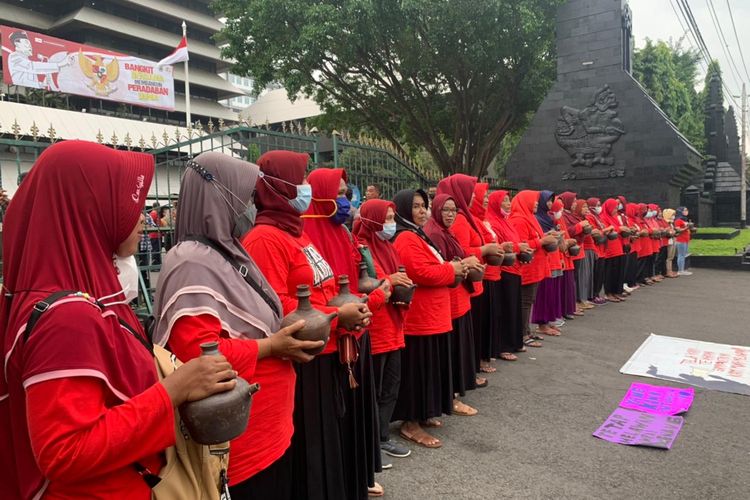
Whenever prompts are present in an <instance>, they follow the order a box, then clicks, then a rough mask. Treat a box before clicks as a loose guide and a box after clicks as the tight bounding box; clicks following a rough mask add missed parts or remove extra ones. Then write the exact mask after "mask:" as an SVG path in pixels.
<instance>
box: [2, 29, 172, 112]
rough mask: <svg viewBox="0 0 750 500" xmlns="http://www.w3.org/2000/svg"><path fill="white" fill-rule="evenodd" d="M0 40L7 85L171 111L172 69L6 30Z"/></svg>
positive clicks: (142, 60) (109, 52)
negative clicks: (0, 40)
mask: <svg viewBox="0 0 750 500" xmlns="http://www.w3.org/2000/svg"><path fill="white" fill-rule="evenodd" d="M0 37H2V52H3V81H4V82H5V83H6V84H8V85H20V86H23V87H30V88H35V89H45V90H47V91H51V92H65V93H68V94H75V95H80V96H86V97H93V98H96V99H106V100H109V101H115V102H122V103H127V104H134V105H138V106H147V107H151V108H158V109H164V110H168V111H172V110H174V76H173V71H174V69H173V67H172V66H170V65H165V66H157V64H156V63H155V62H153V61H147V60H145V59H140V58H138V57H132V56H127V55H124V54H120V53H117V52H112V51H109V50H105V49H98V48H96V47H90V46H88V45H81V44H79V43H75V42H70V41H67V40H61V39H59V38H55V37H51V36H47V35H42V34H40V33H34V32H33V31H27V30H22V29H19V28H12V27H8V26H0Z"/></svg>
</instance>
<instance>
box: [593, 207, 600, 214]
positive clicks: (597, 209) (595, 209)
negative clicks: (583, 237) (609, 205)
mask: <svg viewBox="0 0 750 500" xmlns="http://www.w3.org/2000/svg"><path fill="white" fill-rule="evenodd" d="M594 213H595V214H596V215H599V214H600V213H602V207H594Z"/></svg>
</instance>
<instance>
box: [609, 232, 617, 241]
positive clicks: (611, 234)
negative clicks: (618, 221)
mask: <svg viewBox="0 0 750 500" xmlns="http://www.w3.org/2000/svg"><path fill="white" fill-rule="evenodd" d="M607 239H608V240H610V241H614V240H616V239H617V233H616V232H614V231H612V232H609V233H607Z"/></svg>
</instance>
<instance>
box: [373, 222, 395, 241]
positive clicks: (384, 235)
mask: <svg viewBox="0 0 750 500" xmlns="http://www.w3.org/2000/svg"><path fill="white" fill-rule="evenodd" d="M395 234H396V223H395V222H386V223H385V224H383V229H382V230H380V231H378V232H377V235H378V238H380V239H381V240H385V241H389V240H390V239H391V238H393V236H394V235H395Z"/></svg>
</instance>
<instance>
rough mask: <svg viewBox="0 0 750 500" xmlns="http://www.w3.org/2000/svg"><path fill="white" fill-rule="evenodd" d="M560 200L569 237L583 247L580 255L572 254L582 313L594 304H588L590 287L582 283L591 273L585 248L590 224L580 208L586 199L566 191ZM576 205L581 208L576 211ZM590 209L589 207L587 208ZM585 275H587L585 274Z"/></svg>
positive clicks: (577, 298) (577, 311) (578, 300)
mask: <svg viewBox="0 0 750 500" xmlns="http://www.w3.org/2000/svg"><path fill="white" fill-rule="evenodd" d="M560 201H562V203H563V216H562V220H563V221H564V222H565V226H566V229H567V231H568V237H570V238H573V239H575V240H576V244H577V245H578V246H579V248H580V249H581V250H580V252H579V253H578V255H575V256H573V255H571V256H570V259H571V261H572V264H573V270H572V271H571V272H572V273H573V277H574V282H575V285H574V286H575V293H574V301H575V308H576V313H582V312H583V311H584V310H586V309H591V308H593V307H594V306H593V305H592V304H588V303H587V302H588V289H589V288H590V287H588V286H585V283H582V281H583V280H585V279H588V277H590V275H591V271H590V269H589V264H588V263H587V262H586V252H585V250H584V246H585V239H586V237H587V236H588V238H589V239H590V238H591V236H590V235H587V234H585V233H584V231H585V230H586V228H587V227H589V226H590V224H589V223H588V221H586V218H585V217H584V216H583V215H582V214H581V211H580V208H581V207H582V206H585V205H586V201H585V200H578V199H577V198H576V193H573V192H570V191H566V192H564V193H562V194H561V195H560ZM576 207H578V208H579V210H578V211H576ZM586 211H588V208H587V209H586ZM584 275H585V276H584Z"/></svg>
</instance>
